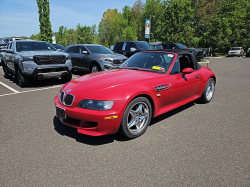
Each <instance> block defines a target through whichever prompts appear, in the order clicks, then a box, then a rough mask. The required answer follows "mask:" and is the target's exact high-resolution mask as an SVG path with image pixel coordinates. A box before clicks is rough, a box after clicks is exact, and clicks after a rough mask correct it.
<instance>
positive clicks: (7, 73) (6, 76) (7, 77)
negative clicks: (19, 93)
mask: <svg viewBox="0 0 250 187" xmlns="http://www.w3.org/2000/svg"><path fill="white" fill-rule="evenodd" d="M2 66H3V72H4V77H5V78H6V79H9V78H10V75H9V71H8V69H7V68H6V67H5V65H4V64H2Z"/></svg>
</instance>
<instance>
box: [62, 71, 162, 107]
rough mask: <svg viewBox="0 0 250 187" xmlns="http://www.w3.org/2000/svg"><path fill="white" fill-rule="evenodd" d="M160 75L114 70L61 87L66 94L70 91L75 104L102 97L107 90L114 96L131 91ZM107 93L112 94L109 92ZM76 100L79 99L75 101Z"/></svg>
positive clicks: (91, 75)
mask: <svg viewBox="0 0 250 187" xmlns="http://www.w3.org/2000/svg"><path fill="white" fill-rule="evenodd" d="M162 76H163V75H162V74H158V73H152V72H146V71H138V70H126V69H116V70H112V71H101V72H97V73H92V74H88V75H84V76H82V77H79V78H77V79H74V80H72V81H71V82H69V83H67V84H66V85H64V86H63V87H62V91H64V92H66V91H68V90H69V89H71V91H70V94H73V95H75V98H76V102H79V101H80V100H81V99H83V98H86V99H95V98H93V97H94V95H96V94H97V92H99V94H97V95H100V96H101V95H102V94H101V93H104V92H106V91H107V89H109V90H110V89H113V91H114V92H116V94H118V93H117V92H119V91H121V90H128V89H132V87H133V86H137V85H138V84H142V82H143V81H145V80H146V81H147V80H148V79H150V81H151V80H152V79H153V78H155V79H157V78H159V77H162ZM109 93H112V92H111V91H110V92H109ZM77 99H80V100H79V101H77Z"/></svg>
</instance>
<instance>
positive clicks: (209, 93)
mask: <svg viewBox="0 0 250 187" xmlns="http://www.w3.org/2000/svg"><path fill="white" fill-rule="evenodd" d="M213 95H214V81H210V82H209V84H208V86H207V90H206V98H207V100H208V101H210V100H211V99H212V97H213Z"/></svg>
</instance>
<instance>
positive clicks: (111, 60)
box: [99, 57, 113, 63]
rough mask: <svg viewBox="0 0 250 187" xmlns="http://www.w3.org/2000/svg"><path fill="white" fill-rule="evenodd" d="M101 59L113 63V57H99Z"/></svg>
mask: <svg viewBox="0 0 250 187" xmlns="http://www.w3.org/2000/svg"><path fill="white" fill-rule="evenodd" d="M99 60H101V61H103V62H109V63H113V59H112V58H107V57H102V58H99Z"/></svg>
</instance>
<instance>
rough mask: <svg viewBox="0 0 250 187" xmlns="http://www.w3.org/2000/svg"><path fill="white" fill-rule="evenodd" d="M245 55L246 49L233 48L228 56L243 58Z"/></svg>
mask: <svg viewBox="0 0 250 187" xmlns="http://www.w3.org/2000/svg"><path fill="white" fill-rule="evenodd" d="M243 54H244V49H243V47H232V48H231V49H230V50H229V51H228V56H229V57H232V56H238V57H240V56H242V57H243Z"/></svg>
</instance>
